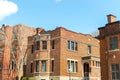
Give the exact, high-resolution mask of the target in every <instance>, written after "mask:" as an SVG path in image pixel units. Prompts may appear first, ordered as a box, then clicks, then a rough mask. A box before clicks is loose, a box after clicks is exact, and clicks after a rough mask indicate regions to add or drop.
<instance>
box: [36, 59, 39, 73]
mask: <svg viewBox="0 0 120 80" xmlns="http://www.w3.org/2000/svg"><path fill="white" fill-rule="evenodd" d="M36 72H39V61H36Z"/></svg>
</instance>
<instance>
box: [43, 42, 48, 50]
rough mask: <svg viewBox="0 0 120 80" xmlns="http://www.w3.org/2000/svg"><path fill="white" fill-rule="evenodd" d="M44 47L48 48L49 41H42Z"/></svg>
mask: <svg viewBox="0 0 120 80" xmlns="http://www.w3.org/2000/svg"><path fill="white" fill-rule="evenodd" d="M42 48H43V49H47V41H42Z"/></svg>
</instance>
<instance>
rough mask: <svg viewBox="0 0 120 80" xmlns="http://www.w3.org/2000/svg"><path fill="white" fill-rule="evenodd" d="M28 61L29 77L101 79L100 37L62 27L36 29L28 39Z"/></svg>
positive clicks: (75, 79) (48, 79)
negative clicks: (34, 33) (49, 29)
mask: <svg viewBox="0 0 120 80" xmlns="http://www.w3.org/2000/svg"><path fill="white" fill-rule="evenodd" d="M26 62H27V64H26V72H25V76H26V77H29V79H35V80H82V79H83V78H85V79H86V80H100V54H99V40H97V39H96V38H94V37H92V36H91V35H87V34H81V33H76V32H73V31H70V30H67V29H65V28H62V27H58V28H56V29H55V30H51V31H45V30H44V29H41V28H37V34H36V35H34V36H30V37H29V38H28V50H27V61H26ZM24 79H25V78H24ZM106 80H107V79H106Z"/></svg>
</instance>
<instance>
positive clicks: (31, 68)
mask: <svg viewBox="0 0 120 80" xmlns="http://www.w3.org/2000/svg"><path fill="white" fill-rule="evenodd" d="M30 72H31V73H32V72H33V63H31V67H30Z"/></svg>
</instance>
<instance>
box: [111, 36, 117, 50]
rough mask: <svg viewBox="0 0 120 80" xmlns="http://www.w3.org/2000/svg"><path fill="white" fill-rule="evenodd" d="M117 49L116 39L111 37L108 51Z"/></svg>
mask: <svg viewBox="0 0 120 80" xmlns="http://www.w3.org/2000/svg"><path fill="white" fill-rule="evenodd" d="M114 49H118V38H117V37H112V38H110V50H114Z"/></svg>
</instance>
